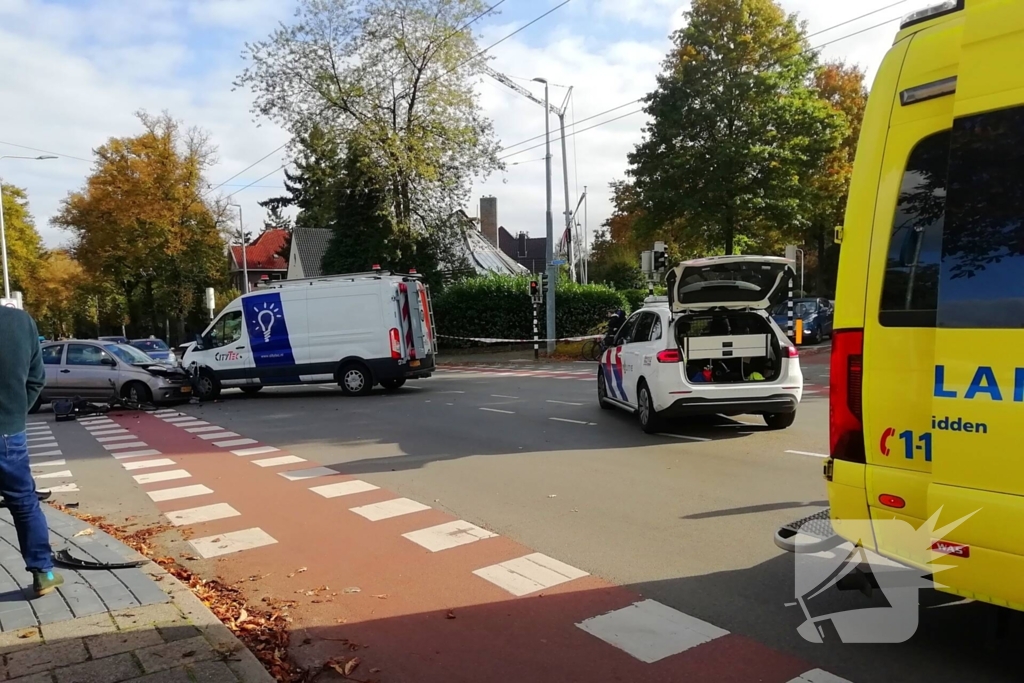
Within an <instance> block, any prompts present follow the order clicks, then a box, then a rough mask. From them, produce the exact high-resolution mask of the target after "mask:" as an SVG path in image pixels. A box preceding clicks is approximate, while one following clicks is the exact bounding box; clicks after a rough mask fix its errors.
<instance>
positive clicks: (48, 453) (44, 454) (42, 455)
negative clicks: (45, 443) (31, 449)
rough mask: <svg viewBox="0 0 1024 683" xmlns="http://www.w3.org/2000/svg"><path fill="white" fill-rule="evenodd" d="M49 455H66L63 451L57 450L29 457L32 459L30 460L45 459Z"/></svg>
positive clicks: (31, 454) (30, 454) (33, 454)
mask: <svg viewBox="0 0 1024 683" xmlns="http://www.w3.org/2000/svg"><path fill="white" fill-rule="evenodd" d="M49 455H64V452H63V451H61V450H55V451H44V452H42V453H29V454H28V457H30V458H45V457H46V456H49Z"/></svg>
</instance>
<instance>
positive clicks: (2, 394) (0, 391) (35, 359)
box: [0, 306, 46, 435]
mask: <svg viewBox="0 0 1024 683" xmlns="http://www.w3.org/2000/svg"><path fill="white" fill-rule="evenodd" d="M45 385H46V369H45V368H44V367H43V357H42V355H41V354H40V352H39V331H38V330H37V329H36V321H35V320H33V319H32V316H30V315H29V314H28V313H25V312H24V311H19V310H17V309H15V308H6V307H4V306H0V434H3V435H6V434H17V433H19V432H23V431H25V416H26V415H28V410H29V408H31V407H32V405H33V404H34V403H35V402H36V399H37V398H39V392H41V391H42V390H43V386H45Z"/></svg>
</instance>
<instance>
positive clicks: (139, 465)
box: [121, 458, 176, 472]
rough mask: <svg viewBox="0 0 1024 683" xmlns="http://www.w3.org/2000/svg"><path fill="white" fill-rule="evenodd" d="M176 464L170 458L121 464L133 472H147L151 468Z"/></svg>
mask: <svg viewBox="0 0 1024 683" xmlns="http://www.w3.org/2000/svg"><path fill="white" fill-rule="evenodd" d="M174 464H176V463H175V462H174V461H173V460H171V459H170V458H157V459H156V460H132V461H131V462H125V463H121V466H122V467H124V468H125V469H126V470H128V471H129V472H131V471H132V470H147V469H149V468H150V467H167V466H168V465H174Z"/></svg>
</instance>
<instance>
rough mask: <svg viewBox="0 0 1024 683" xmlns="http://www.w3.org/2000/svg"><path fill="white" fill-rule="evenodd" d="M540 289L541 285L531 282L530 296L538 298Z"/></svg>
mask: <svg viewBox="0 0 1024 683" xmlns="http://www.w3.org/2000/svg"><path fill="white" fill-rule="evenodd" d="M539 289H540V283H539V282H537V281H536V280H530V296H537V292H538V290H539Z"/></svg>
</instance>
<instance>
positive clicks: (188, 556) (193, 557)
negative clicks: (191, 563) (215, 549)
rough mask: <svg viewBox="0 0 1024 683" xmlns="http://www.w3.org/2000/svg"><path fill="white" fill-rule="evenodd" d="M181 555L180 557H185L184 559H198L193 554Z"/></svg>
mask: <svg viewBox="0 0 1024 683" xmlns="http://www.w3.org/2000/svg"><path fill="white" fill-rule="evenodd" d="M181 557H182V559H185V560H198V559H199V558H198V557H196V556H195V555H182V556H181Z"/></svg>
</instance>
